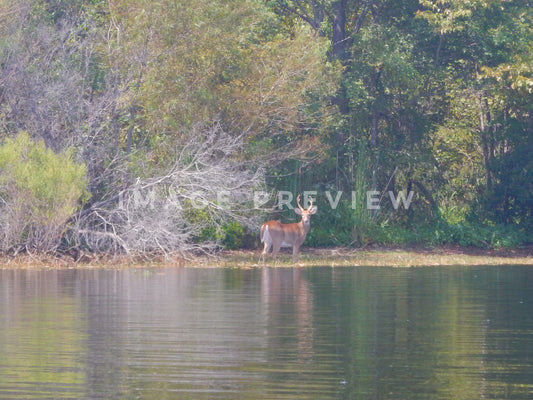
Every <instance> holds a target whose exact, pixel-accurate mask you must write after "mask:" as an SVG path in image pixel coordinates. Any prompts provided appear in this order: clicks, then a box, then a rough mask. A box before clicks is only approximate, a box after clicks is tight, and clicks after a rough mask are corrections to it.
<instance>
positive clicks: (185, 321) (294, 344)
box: [0, 266, 533, 400]
mask: <svg viewBox="0 0 533 400" xmlns="http://www.w3.org/2000/svg"><path fill="white" fill-rule="evenodd" d="M532 289H533V269H532V268H528V267H518V266H516V267H512V266H508V267H443V268H440V267H431V268H412V269H395V268H360V267H356V268H310V269H303V268H294V269H292V268H279V269H274V268H257V269H250V270H243V269H192V268H175V269H127V270H50V271H25V270H0V398H1V399H158V400H159V399H163V400H164V399H195V400H196V399H231V400H234V399H247V400H248V399H250V400H253V399H262V400H263V399H394V400H410V399H421V400H422V399H423V400H428V399H450V400H452V399H453V400H461V399H532V398H533V312H532V311H533V291H532Z"/></svg>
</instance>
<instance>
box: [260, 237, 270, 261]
mask: <svg viewBox="0 0 533 400" xmlns="http://www.w3.org/2000/svg"><path fill="white" fill-rule="evenodd" d="M271 246H272V243H269V242H267V241H265V246H264V247H263V252H262V253H261V259H262V260H263V264H265V263H266V256H267V254H268V251H269V250H270V247H271Z"/></svg>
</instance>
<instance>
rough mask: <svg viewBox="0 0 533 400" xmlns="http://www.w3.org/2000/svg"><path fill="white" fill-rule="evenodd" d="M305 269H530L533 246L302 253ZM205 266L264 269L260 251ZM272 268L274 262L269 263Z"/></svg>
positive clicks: (284, 258) (231, 254)
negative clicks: (501, 267) (489, 267)
mask: <svg viewBox="0 0 533 400" xmlns="http://www.w3.org/2000/svg"><path fill="white" fill-rule="evenodd" d="M300 263H301V265H302V266H331V267H338V266H375V267H385V266H389V267H390V266H392V267H422V266H438V265H450V266H451V265H531V266H533V246H529V247H525V248H521V249H506V250H499V251H498V250H480V249H476V248H464V247H455V246H454V247H451V246H447V247H438V248H409V249H400V248H377V249H343V248H333V249H311V248H306V249H303V250H302V252H301V254H300ZM204 265H205V266H213V267H214V266H221V267H241V268H246V267H255V266H261V265H262V264H261V263H260V262H259V251H256V252H251V251H228V252H224V253H222V254H221V255H220V256H219V257H218V258H217V259H216V260H205V264H204ZM267 265H269V266H272V265H274V263H273V262H272V260H270V259H267ZM276 266H280V267H286V266H292V258H291V255H290V253H289V252H284V253H283V254H282V255H281V256H279V257H278V260H277V261H276Z"/></svg>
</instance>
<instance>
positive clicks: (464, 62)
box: [0, 0, 533, 253]
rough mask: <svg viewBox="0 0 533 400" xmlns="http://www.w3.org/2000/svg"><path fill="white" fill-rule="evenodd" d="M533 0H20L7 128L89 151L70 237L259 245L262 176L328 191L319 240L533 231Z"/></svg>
mask: <svg viewBox="0 0 533 400" xmlns="http://www.w3.org/2000/svg"><path fill="white" fill-rule="evenodd" d="M532 14H533V9H532V5H531V4H530V2H527V1H522V0H471V1H459V0H451V1H449V0H448V1H443V0H392V1H391V0H387V1H385V0H215V1H211V0H209V1H208V0H198V1H195V2H194V3H192V2H190V1H187V0H158V1H147V0H19V1H15V0H0V55H1V56H0V57H1V60H2V62H1V63H0V139H2V140H5V141H6V143H11V142H9V140H12V139H13V138H15V137H17V135H18V134H19V133H20V132H21V131H24V132H28V135H29V136H30V137H31V138H32V139H33V140H34V141H35V142H37V143H38V142H41V141H42V142H43V143H44V144H45V145H46V146H47V147H48V148H49V149H51V150H53V151H54V152H56V153H58V154H62V153H63V154H64V152H65V151H68V152H69V153H68V154H70V155H71V156H72V157H73V158H74V159H75V161H76V162H77V163H80V164H81V163H83V164H85V166H86V181H84V182H85V184H86V190H87V191H88V192H89V193H90V196H86V198H87V199H88V200H87V201H86V202H85V203H84V204H83V206H82V207H74V206H72V211H71V216H70V220H69V223H68V224H67V226H68V229H62V230H61V232H62V234H63V240H62V246H63V247H64V248H65V249H66V250H65V251H69V249H71V250H72V249H74V250H75V251H80V249H88V250H91V251H124V252H128V253H135V252H137V251H139V252H146V251H148V252H164V253H169V252H173V251H180V252H187V251H189V250H198V249H208V248H212V245H213V243H215V244H216V243H224V244H225V245H226V246H229V245H246V243H248V242H249V240H248V238H251V239H252V241H253V237H254V236H253V234H251V233H252V232H254V230H255V229H256V228H257V224H258V222H259V221H260V220H261V218H264V213H265V210H266V209H267V208H268V207H269V206H271V205H272V204H273V202H274V201H275V198H276V196H275V195H273V196H270V197H269V201H267V202H266V203H265V204H263V203H261V204H260V205H258V204H257V199H258V197H257V196H255V195H254V194H255V193H276V191H290V192H293V193H296V192H298V193H299V192H302V191H313V192H314V193H316V197H317V202H318V205H319V212H318V216H317V217H316V218H315V219H314V228H313V229H312V230H311V232H310V234H309V237H308V242H309V243H310V244H312V245H317V246H328V245H363V244H367V243H373V242H376V243H396V244H401V243H411V242H423V243H432V244H436V243H447V242H454V243H460V244H469V245H470V244H474V245H479V246H493V247H498V246H513V245H519V244H521V243H524V242H527V241H531V240H532V232H533V223H532V221H533V218H532V217H533V216H532V213H533V164H532V161H531V154H533V114H532V113H533V71H532V69H533V59H532V54H533V51H532V50H533V49H532V43H533V40H532V39H533V26H532V22H533V21H532V19H533V15H532ZM208 177H209V179H208ZM220 193H224V195H221V194H220ZM226 193H229V196H226ZM335 193H337V194H338V193H343V194H344V195H342V196H338V197H336V194H335ZM369 193H370V194H369ZM372 193H374V194H372ZM376 193H377V194H376ZM389 193H392V194H391V195H390V196H389ZM400 193H401V194H400ZM409 193H413V197H412V201H410V203H409V207H398V203H397V202H396V200H397V199H398V198H399V197H398V196H404V198H407V196H408V195H409ZM374 195H375V196H376V198H377V201H378V203H379V204H378V207H368V202H367V200H368V199H369V198H370V199H372V196H374ZM369 196H370V197H369ZM266 198H268V196H266ZM332 198H338V199H339V202H338V203H336V204H335V207H332V202H331V199H332ZM389 198H390V199H394V201H389ZM2 199H3V200H4V203H5V204H7V203H6V201H7V200H6V198H5V197H2ZM199 199H200V202H201V204H202V207H198V204H199V203H198V201H199ZM254 200H255V201H254ZM265 201H266V200H265ZM80 205H81V204H80ZM154 207H155V208H156V209H157V210H160V212H155V211H154ZM161 210H164V212H162V211H161ZM277 212H278V213H281V218H283V219H285V217H287V218H292V215H289V214H287V216H285V215H284V212H283V210H277ZM61 220H62V221H64V217H62V219H61ZM250 235H251V236H250ZM236 236H238V239H236ZM228 238H231V239H228ZM56 245H57V244H54V246H56ZM74 250H73V251H74ZM4 251H15V249H14V247H12V248H10V247H9V246H5V249H4ZM17 251H18V250H17Z"/></svg>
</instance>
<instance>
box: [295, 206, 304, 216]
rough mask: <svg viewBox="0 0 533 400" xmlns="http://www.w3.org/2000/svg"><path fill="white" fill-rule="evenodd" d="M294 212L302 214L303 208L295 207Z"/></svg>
mask: <svg viewBox="0 0 533 400" xmlns="http://www.w3.org/2000/svg"><path fill="white" fill-rule="evenodd" d="M294 212H295V213H296V214H298V215H302V210H300V209H299V208H294Z"/></svg>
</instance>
